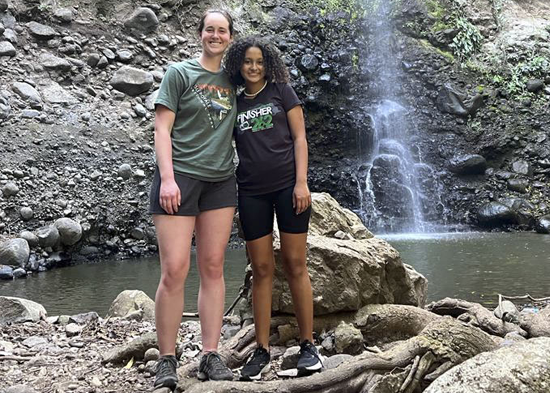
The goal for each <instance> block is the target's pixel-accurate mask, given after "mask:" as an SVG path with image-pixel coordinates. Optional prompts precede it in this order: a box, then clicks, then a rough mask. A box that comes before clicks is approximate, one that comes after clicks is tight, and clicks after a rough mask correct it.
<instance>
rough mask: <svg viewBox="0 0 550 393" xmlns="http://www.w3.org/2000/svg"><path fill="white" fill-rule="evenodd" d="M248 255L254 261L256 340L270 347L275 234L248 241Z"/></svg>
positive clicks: (253, 299) (253, 292)
mask: <svg viewBox="0 0 550 393" xmlns="http://www.w3.org/2000/svg"><path fill="white" fill-rule="evenodd" d="M246 248H247V249H248V255H249V257H250V260H251V263H252V307H253V309H254V328H255V330H256V342H257V343H258V344H259V345H262V346H263V347H264V348H266V349H268V348H269V329H270V324H271V295H272V291H273V272H274V270H275V260H274V258H273V235H272V234H271V233H270V234H269V235H266V236H263V237H261V238H259V239H255V240H251V241H247V242H246Z"/></svg>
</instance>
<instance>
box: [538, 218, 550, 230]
mask: <svg viewBox="0 0 550 393" xmlns="http://www.w3.org/2000/svg"><path fill="white" fill-rule="evenodd" d="M535 229H536V230H537V232H538V233H550V214H546V215H544V216H542V217H539V218H538V219H537V223H536V224H535Z"/></svg>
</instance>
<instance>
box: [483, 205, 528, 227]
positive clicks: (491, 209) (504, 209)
mask: <svg viewBox="0 0 550 393" xmlns="http://www.w3.org/2000/svg"><path fill="white" fill-rule="evenodd" d="M477 220H478V222H479V224H480V225H482V226H487V227H499V226H504V225H507V224H517V223H518V215H517V213H516V212H515V211H514V209H512V208H510V207H508V206H506V205H504V204H502V203H500V202H495V201H493V202H489V203H486V204H484V205H482V206H481V207H480V208H479V210H478V212H477Z"/></svg>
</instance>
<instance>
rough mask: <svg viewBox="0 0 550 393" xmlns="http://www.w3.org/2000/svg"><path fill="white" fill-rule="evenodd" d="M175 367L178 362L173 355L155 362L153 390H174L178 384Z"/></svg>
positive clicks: (162, 357)
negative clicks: (163, 388)
mask: <svg viewBox="0 0 550 393" xmlns="http://www.w3.org/2000/svg"><path fill="white" fill-rule="evenodd" d="M177 367H178V361H177V360H176V357H175V356H174V355H168V356H161V357H160V359H159V360H158V362H157V368H156V377H155V388H160V387H165V388H170V389H171V390H174V389H175V388H176V385H177V384H178V375H177V374H176V368H177Z"/></svg>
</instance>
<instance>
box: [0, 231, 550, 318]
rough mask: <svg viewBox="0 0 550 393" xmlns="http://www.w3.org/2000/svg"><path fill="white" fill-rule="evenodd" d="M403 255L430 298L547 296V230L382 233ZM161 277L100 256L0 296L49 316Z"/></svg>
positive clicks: (231, 258) (231, 263) (92, 306)
mask: <svg viewBox="0 0 550 393" xmlns="http://www.w3.org/2000/svg"><path fill="white" fill-rule="evenodd" d="M380 237H382V238H384V239H385V240H387V241H388V242H389V243H390V244H392V245H393V246H394V247H395V248H396V249H397V250H398V251H399V253H400V254H401V258H402V259H403V261H404V262H405V263H408V264H410V265H412V266H414V268H415V269H416V270H417V271H419V272H420V273H422V274H423V275H424V276H425V277H426V278H427V279H428V281H429V286H428V301H433V300H439V299H442V298H444V297H447V296H449V297H457V298H462V299H465V300H470V301H474V302H479V303H482V304H484V305H486V306H489V307H491V306H494V305H495V303H496V302H498V296H497V295H498V294H499V293H501V294H504V295H509V296H512V295H525V294H526V293H529V294H530V295H532V296H534V297H544V296H549V295H550V235H540V234H535V233H436V234H434V233H431V234H401V235H381V236H380ZM226 257H227V258H226V264H225V281H226V288H227V289H226V306H229V304H230V303H231V302H232V301H233V300H234V299H235V297H236V296H237V294H238V292H239V288H240V286H241V284H242V282H243V278H244V270H245V267H246V259H245V255H244V250H228V252H227V254H226ZM159 277H160V267H159V263H158V258H147V259H146V258H144V259H135V260H123V261H103V262H99V263H94V264H86V265H77V266H70V267H66V268H60V269H54V270H51V271H48V272H43V273H38V274H33V275H32V276H30V277H28V278H27V279H20V280H14V281H2V282H0V295H4V296H17V297H22V298H26V299H30V300H34V301H36V302H39V303H41V304H42V305H44V307H45V308H46V310H48V314H49V315H58V314H76V313H80V312H86V311H96V312H98V313H99V314H100V315H105V314H106V313H107V311H108V309H109V306H110V304H111V303H112V301H113V300H114V299H115V297H116V296H117V295H118V294H119V293H120V292H121V291H123V290H125V289H140V290H142V291H144V292H145V293H147V294H148V295H149V296H150V297H151V298H154V295H155V291H156V288H157V285H158V280H159ZM198 286H199V278H198V272H197V269H196V266H195V263H192V265H191V269H190V272H189V276H188V279H187V285H186V288H185V297H186V302H185V303H186V304H185V310H186V311H188V312H194V311H196V297H197V293H198Z"/></svg>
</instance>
